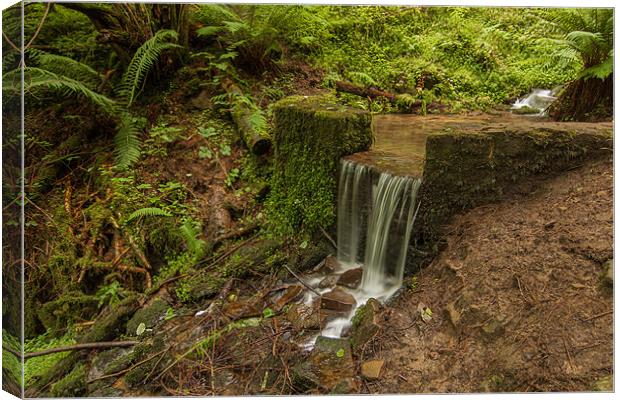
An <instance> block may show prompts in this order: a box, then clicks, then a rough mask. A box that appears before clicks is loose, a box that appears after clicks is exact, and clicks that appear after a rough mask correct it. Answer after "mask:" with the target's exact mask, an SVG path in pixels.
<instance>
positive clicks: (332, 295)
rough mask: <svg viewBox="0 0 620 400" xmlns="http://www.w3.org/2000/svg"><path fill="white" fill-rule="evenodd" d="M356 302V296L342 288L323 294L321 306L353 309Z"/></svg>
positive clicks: (335, 308) (346, 309) (341, 309)
mask: <svg viewBox="0 0 620 400" xmlns="http://www.w3.org/2000/svg"><path fill="white" fill-rule="evenodd" d="M355 304H356V302H355V298H354V297H353V296H351V295H350V294H349V293H347V292H345V291H344V290H342V289H340V288H335V289H334V290H332V291H331V292H328V293H325V294H324V295H322V296H321V308H326V309H328V310H334V311H351V310H352V309H353V307H354V306H355Z"/></svg>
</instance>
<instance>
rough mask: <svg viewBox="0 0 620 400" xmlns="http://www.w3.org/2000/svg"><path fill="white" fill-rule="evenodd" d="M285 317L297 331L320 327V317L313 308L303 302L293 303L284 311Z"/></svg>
mask: <svg viewBox="0 0 620 400" xmlns="http://www.w3.org/2000/svg"><path fill="white" fill-rule="evenodd" d="M286 319H287V320H288V321H289V322H290V323H291V324H292V325H293V328H295V329H296V330H298V331H301V330H304V329H320V328H321V318H320V316H319V314H318V313H317V312H315V309H313V308H312V307H308V306H306V305H304V304H293V305H292V306H291V307H290V308H289V309H288V311H287V313H286Z"/></svg>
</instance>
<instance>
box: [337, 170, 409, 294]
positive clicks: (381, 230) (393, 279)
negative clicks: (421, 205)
mask: <svg viewBox="0 0 620 400" xmlns="http://www.w3.org/2000/svg"><path fill="white" fill-rule="evenodd" d="M419 187H420V180H419V179H415V178H411V177H404V176H394V175H391V174H388V173H386V172H383V173H381V174H380V175H379V179H378V182H376V183H373V182H372V174H371V171H370V169H369V168H368V167H367V166H365V165H362V164H357V163H354V162H352V161H349V160H343V161H342V169H341V172H340V180H339V193H338V249H339V250H338V260H339V261H340V262H341V263H342V264H344V265H347V266H352V265H356V264H357V263H358V262H360V261H362V260H363V271H364V272H363V275H362V283H361V288H360V289H361V291H362V292H364V294H365V295H366V296H377V297H382V296H385V295H386V294H387V292H393V291H394V290H395V289H397V288H398V287H400V285H401V283H402V278H403V271H404V266H405V259H406V255H407V247H408V244H409V238H410V236H411V228H412V225H413V220H414V218H415V205H416V197H417V193H418V189H419ZM364 196H366V198H365V199H364ZM368 197H370V199H368ZM364 200H365V202H364ZM364 204H365V205H366V206H364ZM363 242H365V246H363ZM362 247H363V248H364V252H363V254H359V249H360V248H362ZM366 296H364V297H366Z"/></svg>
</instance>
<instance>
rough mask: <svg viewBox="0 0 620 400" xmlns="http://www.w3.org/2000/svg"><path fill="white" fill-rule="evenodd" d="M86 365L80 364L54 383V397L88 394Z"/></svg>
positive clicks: (52, 391) (52, 389)
mask: <svg viewBox="0 0 620 400" xmlns="http://www.w3.org/2000/svg"><path fill="white" fill-rule="evenodd" d="M86 389H87V387H86V367H85V365H84V364H83V363H81V364H78V365H77V366H76V367H75V368H73V370H72V371H71V372H70V373H69V374H68V375H67V376H65V377H64V378H62V379H61V380H59V381H58V382H56V383H54V384H53V385H52V388H51V393H52V395H53V396H54V397H81V396H84V395H85V394H86Z"/></svg>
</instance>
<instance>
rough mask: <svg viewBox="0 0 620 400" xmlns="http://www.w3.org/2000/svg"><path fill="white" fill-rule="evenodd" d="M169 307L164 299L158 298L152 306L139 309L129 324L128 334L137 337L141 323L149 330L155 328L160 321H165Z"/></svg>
mask: <svg viewBox="0 0 620 400" xmlns="http://www.w3.org/2000/svg"><path fill="white" fill-rule="evenodd" d="M168 307H170V305H169V304H168V303H167V302H166V301H165V300H164V299H161V298H157V299H155V300H154V301H153V302H152V303H151V304H149V305H147V306H145V307H143V308H141V309H139V310H138V311H136V313H135V314H134V315H133V317H132V318H131V319H130V320H129V322H127V334H128V335H131V336H135V335H136V330H137V329H138V326H139V325H140V324H141V323H144V325H145V326H146V328H148V329H151V328H153V327H155V325H157V323H158V322H159V321H161V320H163V319H164V317H165V315H166V311H167V310H168Z"/></svg>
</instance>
